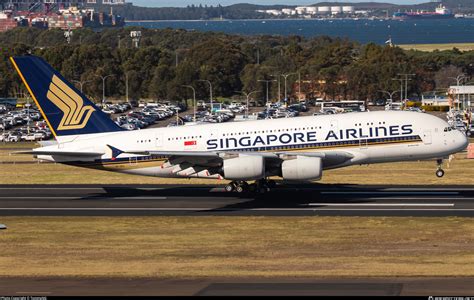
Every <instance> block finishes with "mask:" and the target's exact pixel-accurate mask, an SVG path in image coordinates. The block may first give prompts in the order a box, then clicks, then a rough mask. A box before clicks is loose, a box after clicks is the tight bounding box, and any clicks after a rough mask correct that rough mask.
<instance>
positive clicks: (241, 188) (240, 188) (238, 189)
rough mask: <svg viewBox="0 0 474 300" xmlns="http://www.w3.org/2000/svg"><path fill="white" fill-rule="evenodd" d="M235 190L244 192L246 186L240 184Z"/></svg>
mask: <svg viewBox="0 0 474 300" xmlns="http://www.w3.org/2000/svg"><path fill="white" fill-rule="evenodd" d="M235 191H236V192H237V193H243V192H244V187H243V186H242V185H238V186H236V187H235Z"/></svg>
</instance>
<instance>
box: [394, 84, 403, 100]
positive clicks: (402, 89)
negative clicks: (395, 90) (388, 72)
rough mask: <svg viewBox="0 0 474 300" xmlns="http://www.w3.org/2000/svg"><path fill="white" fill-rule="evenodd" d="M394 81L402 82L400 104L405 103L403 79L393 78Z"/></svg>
mask: <svg viewBox="0 0 474 300" xmlns="http://www.w3.org/2000/svg"><path fill="white" fill-rule="evenodd" d="M392 80H397V81H400V102H403V99H402V98H403V79H402V78H392Z"/></svg>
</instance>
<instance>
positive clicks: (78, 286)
mask: <svg viewBox="0 0 474 300" xmlns="http://www.w3.org/2000/svg"><path fill="white" fill-rule="evenodd" d="M473 287H474V278H472V277H464V278H462V277H461V278H459V277H458V278H449V277H448V278H445V277H433V278H426V277H425V278H417V277H408V278H373V277H370V278H345V279H335V278H311V279H287V278H281V279H255V278H253V279H250V278H248V279H245V278H243V279H234V280H231V279H212V278H211V279H194V280H193V279H188V280H178V279H168V280H167V279H156V278H135V279H133V278H131V279H129V278H123V279H121V278H103V277H99V278H94V277H90V278H75V277H74V278H69V277H66V278H52V277H20V278H15V277H5V278H0V294H3V295H10V296H17V297H20V296H23V297H26V296H42V297H48V296H68V295H69V296H70V295H76V296H79V295H80V296H111V295H115V296H116V295H121V296H171V295H174V296H190V295H196V296H430V295H431V296H435V295H449V296H465V295H472V294H473V293H474V288H473Z"/></svg>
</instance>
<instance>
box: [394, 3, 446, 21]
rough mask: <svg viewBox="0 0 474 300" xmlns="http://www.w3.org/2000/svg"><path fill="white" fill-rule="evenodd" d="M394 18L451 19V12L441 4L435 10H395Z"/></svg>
mask: <svg viewBox="0 0 474 300" xmlns="http://www.w3.org/2000/svg"><path fill="white" fill-rule="evenodd" d="M393 17H394V18H395V19H402V20H404V19H452V18H454V14H453V12H452V11H451V10H450V9H448V8H446V7H445V6H443V5H440V6H438V7H437V8H436V10H435V11H416V12H413V11H411V12H396V13H394V14H393Z"/></svg>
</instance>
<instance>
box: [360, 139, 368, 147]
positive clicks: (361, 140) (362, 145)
mask: <svg viewBox="0 0 474 300" xmlns="http://www.w3.org/2000/svg"><path fill="white" fill-rule="evenodd" d="M359 146H360V149H367V148H369V146H368V144H367V139H360V140H359Z"/></svg>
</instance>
